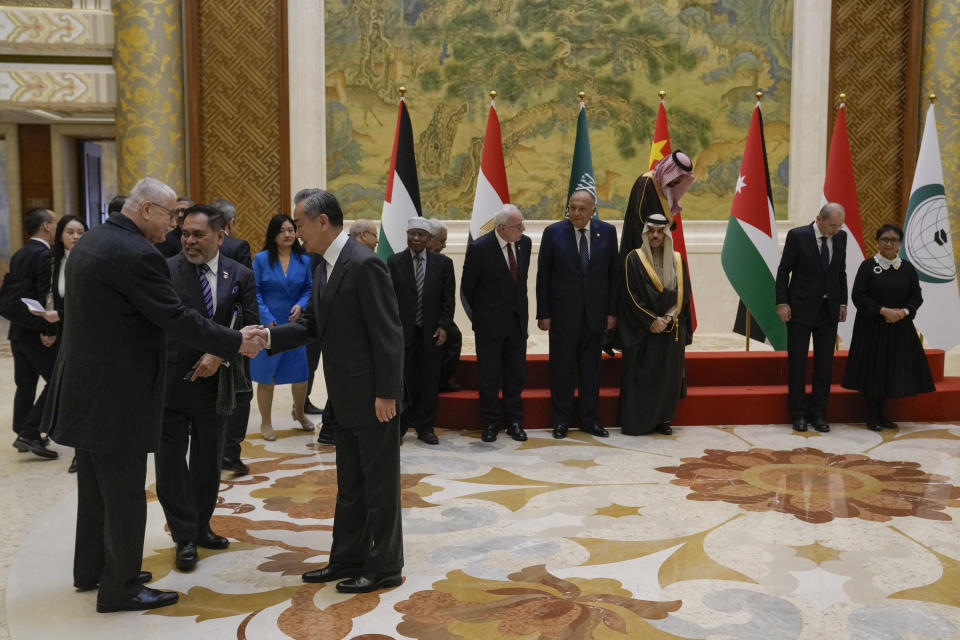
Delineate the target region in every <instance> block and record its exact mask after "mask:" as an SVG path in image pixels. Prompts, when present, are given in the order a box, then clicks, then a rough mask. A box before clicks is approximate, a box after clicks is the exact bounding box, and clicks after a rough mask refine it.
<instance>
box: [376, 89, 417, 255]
mask: <svg viewBox="0 0 960 640" xmlns="http://www.w3.org/2000/svg"><path fill="white" fill-rule="evenodd" d="M420 211H421V209H420V184H419V182H418V181H417V160H416V158H415V157H414V155H413V127H412V126H411V124H410V114H409V113H407V104H406V102H404V99H403V98H400V106H399V107H397V132H396V135H395V136H394V138H393V155H392V156H391V157H390V171H389V172H388V173H387V193H386V195H385V196H384V198H383V213H382V214H381V215H380V242H379V243H378V244H377V255H378V256H380V257H381V258H383V259H384V260H386V259H387V258H389V257H390V256H392V255H393V254H394V253H396V252H397V251H402V250H403V248H404V247H406V246H407V220H409V219H410V218H412V217H414V216H419V215H420Z"/></svg>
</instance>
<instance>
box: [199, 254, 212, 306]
mask: <svg viewBox="0 0 960 640" xmlns="http://www.w3.org/2000/svg"><path fill="white" fill-rule="evenodd" d="M208 271H210V267H209V266H208V265H207V264H198V265H197V273H198V274H199V277H200V297H202V298H203V304H204V307H206V309H207V317H208V318H212V317H213V292H212V291H211V290H210V282H209V281H207V272H208Z"/></svg>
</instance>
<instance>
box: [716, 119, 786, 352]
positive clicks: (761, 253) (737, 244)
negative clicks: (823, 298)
mask: <svg viewBox="0 0 960 640" xmlns="http://www.w3.org/2000/svg"><path fill="white" fill-rule="evenodd" d="M770 193H771V189H770V171H769V168H768V167H767V150H766V145H765V144H764V141H763V119H762V117H761V115H760V104H759V103H757V106H756V107H755V108H754V110H753V116H751V118H750V130H749V131H748V132H747V145H746V148H745V149H744V151H743V160H742V161H741V162H740V174H739V177H738V178H737V187H736V191H735V192H734V195H733V205H732V207H731V209H730V220H729V221H728V222H727V233H726V235H725V237H724V239H723V249H722V251H721V252H720V262H721V264H722V265H723V270H724V272H725V273H726V275H727V279H728V280H729V281H730V284H732V285H733V288H734V289H735V290H736V292H737V294H738V295H739V296H740V299H741V300H742V301H743V303H744V304H745V305H746V307H747V310H749V311H750V314H751V317H752V318H753V319H755V320H756V322H757V324H758V325H759V326H760V328H761V329H762V330H763V333H764V334H765V335H766V338H767V341H769V342H770V344H772V345H773V348H774V349H777V350H778V351H783V350H786V348H787V327H786V325H785V324H784V323H783V321H782V320H780V317H779V316H778V315H777V296H776V288H775V283H776V273H777V266H778V264H779V262H780V260H779V258H780V256H779V250H778V247H777V237H776V233H777V222H776V218H775V217H774V213H773V201H772V200H771V199H770Z"/></svg>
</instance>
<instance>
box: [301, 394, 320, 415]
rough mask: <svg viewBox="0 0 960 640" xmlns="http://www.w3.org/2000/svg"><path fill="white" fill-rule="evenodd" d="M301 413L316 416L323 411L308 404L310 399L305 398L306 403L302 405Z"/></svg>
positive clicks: (310, 403)
mask: <svg viewBox="0 0 960 640" xmlns="http://www.w3.org/2000/svg"><path fill="white" fill-rule="evenodd" d="M303 412H304V413H309V414H310V415H314V416H318V415H320V414H322V413H323V409H320V408H318V407H315V406H314V404H313V403H312V402H310V399H309V398H307V401H306V402H304V403H303Z"/></svg>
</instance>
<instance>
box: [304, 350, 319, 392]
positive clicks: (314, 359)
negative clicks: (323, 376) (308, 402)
mask: <svg viewBox="0 0 960 640" xmlns="http://www.w3.org/2000/svg"><path fill="white" fill-rule="evenodd" d="M306 351H307V371H309V372H310V375H308V376H307V399H309V398H310V394H311V393H313V379H314V377H315V376H316V373H317V367H319V366H320V341H319V340H314V341H313V342H308V343H307V345H306Z"/></svg>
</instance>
